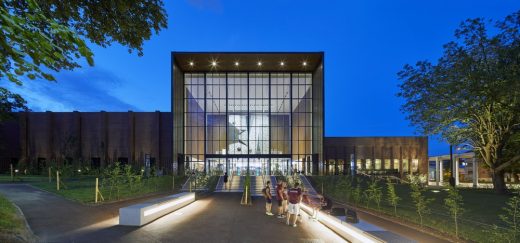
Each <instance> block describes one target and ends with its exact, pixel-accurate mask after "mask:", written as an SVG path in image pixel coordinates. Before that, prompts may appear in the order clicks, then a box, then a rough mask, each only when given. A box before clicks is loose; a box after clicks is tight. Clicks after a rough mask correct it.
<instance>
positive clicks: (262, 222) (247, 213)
mask: <svg viewBox="0 0 520 243" xmlns="http://www.w3.org/2000/svg"><path fill="white" fill-rule="evenodd" d="M0 193H2V194H4V195H5V196H7V197H8V198H9V199H10V200H12V201H13V202H14V203H16V204H17V205H18V206H19V207H20V208H21V209H22V211H23V212H24V214H25V215H26V217H27V220H28V222H29V225H30V226H31V228H32V229H33V231H34V232H35V234H36V235H38V236H39V237H40V239H42V241H45V242H212V243H213V242H344V240H343V239H342V238H340V237H339V236H338V235H336V234H334V233H332V232H331V231H330V230H329V229H327V228H325V227H324V226H323V225H321V224H320V223H318V222H314V221H311V220H308V219H307V218H305V217H303V219H302V222H299V226H298V227H297V228H293V227H290V226H287V225H286V224H285V220H284V219H277V218H276V217H275V216H267V215H265V211H264V210H265V209H264V205H265V204H264V201H263V198H260V197H257V198H254V199H253V206H250V207H248V206H241V205H240V198H241V194H240V193H216V194H213V195H212V196H209V197H206V198H204V199H201V200H198V201H196V202H195V203H192V204H190V205H188V206H186V207H184V208H182V209H180V210H178V211H176V212H175V213H172V214H169V215H167V216H165V217H162V218H160V219H158V220H156V221H154V222H152V223H149V224H147V225H145V226H143V227H132V226H120V225H118V209H119V208H120V207H123V206H126V205H130V204H132V203H137V202H140V201H144V200H146V199H137V200H130V201H125V202H119V203H113V204H108V205H101V206H87V205H82V204H79V203H76V202H72V201H69V200H66V199H63V198H61V197H59V196H56V195H53V194H51V193H48V192H43V191H41V190H38V189H36V188H33V187H31V186H28V185H11V184H9V185H7V184H3V185H2V184H0ZM275 208H276V207H275Z"/></svg>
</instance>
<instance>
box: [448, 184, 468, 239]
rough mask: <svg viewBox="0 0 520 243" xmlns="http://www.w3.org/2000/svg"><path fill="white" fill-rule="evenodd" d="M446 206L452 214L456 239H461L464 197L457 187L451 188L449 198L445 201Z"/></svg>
mask: <svg viewBox="0 0 520 243" xmlns="http://www.w3.org/2000/svg"><path fill="white" fill-rule="evenodd" d="M444 205H445V206H446V208H447V209H448V211H449V212H450V215H451V217H452V218H453V221H454V223H455V237H457V238H458V237H459V218H460V215H461V214H462V213H463V212H464V203H463V202H462V196H461V195H460V194H459V190H458V189H457V188H455V187H451V188H449V190H448V196H447V197H446V198H445V199H444Z"/></svg>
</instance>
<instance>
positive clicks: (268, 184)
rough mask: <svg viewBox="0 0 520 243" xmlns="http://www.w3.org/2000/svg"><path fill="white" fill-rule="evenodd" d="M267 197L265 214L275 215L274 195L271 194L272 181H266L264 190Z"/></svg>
mask: <svg viewBox="0 0 520 243" xmlns="http://www.w3.org/2000/svg"><path fill="white" fill-rule="evenodd" d="M262 193H263V194H264V197H265V214H267V215H269V216H273V215H274V214H273V213H271V207H272V205H273V196H272V195H271V181H267V182H266V186H265V188H264V189H263V190H262Z"/></svg>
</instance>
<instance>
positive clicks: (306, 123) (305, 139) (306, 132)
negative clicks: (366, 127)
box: [172, 52, 324, 174]
mask: <svg viewBox="0 0 520 243" xmlns="http://www.w3.org/2000/svg"><path fill="white" fill-rule="evenodd" d="M172 63H173V65H172V67H173V71H172V72H173V75H172V79H173V80H172V83H173V85H172V87H173V91H172V92H173V97H174V99H173V105H172V107H173V113H174V114H173V116H174V122H173V123H174V124H175V128H174V144H175V145H174V151H173V152H174V154H176V155H178V156H179V160H181V159H183V160H184V162H185V163H184V164H185V166H186V167H188V168H189V169H198V170H206V171H207V172H210V173H211V171H226V172H228V173H231V172H233V173H235V174H243V173H245V172H247V171H249V172H252V174H272V173H274V172H275V171H276V173H278V172H281V173H287V172H288V171H294V170H297V171H305V172H314V173H318V161H319V158H320V157H322V153H323V152H322V147H323V145H322V144H323V131H324V130H323V107H324V104H323V83H324V82H323V53H321V52H318V53H177V52H174V53H172ZM179 104H182V105H179Z"/></svg>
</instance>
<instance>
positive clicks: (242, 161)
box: [228, 158, 248, 176]
mask: <svg viewBox="0 0 520 243" xmlns="http://www.w3.org/2000/svg"><path fill="white" fill-rule="evenodd" d="M228 160H229V171H230V173H231V174H232V175H237V176H245V175H246V174H247V169H248V168H247V166H248V159H247V158H229V159H228Z"/></svg>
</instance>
